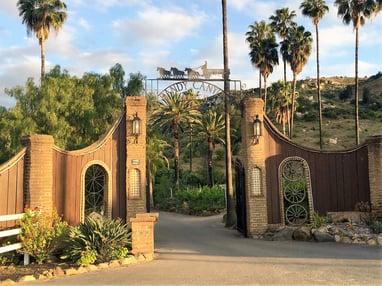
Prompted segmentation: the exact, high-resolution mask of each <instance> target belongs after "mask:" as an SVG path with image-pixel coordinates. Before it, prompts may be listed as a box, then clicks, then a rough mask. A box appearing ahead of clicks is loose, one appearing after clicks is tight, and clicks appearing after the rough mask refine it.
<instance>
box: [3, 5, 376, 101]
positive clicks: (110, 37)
mask: <svg viewBox="0 0 382 286" xmlns="http://www.w3.org/2000/svg"><path fill="white" fill-rule="evenodd" d="M63 2H65V3H66V5H67V8H68V10H67V14H68V18H67V21H66V22H65V24H64V26H63V28H62V29H61V30H60V31H59V32H58V34H57V35H56V34H55V33H54V31H51V34H50V37H49V39H48V41H47V42H46V63H45V64H46V71H47V72H48V71H49V70H50V69H51V68H53V67H54V66H55V65H59V66H61V68H62V69H65V70H67V71H68V72H69V74H70V75H73V76H74V75H76V76H79V77H81V76H82V75H83V74H84V73H85V72H95V73H100V74H105V73H108V72H109V69H110V68H111V67H113V66H114V65H115V64H116V63H119V64H121V65H122V67H123V69H124V70H125V72H126V79H128V78H129V74H130V73H137V72H140V73H141V74H143V75H144V76H146V77H147V78H148V79H155V78H157V77H158V75H159V74H158V72H157V67H158V66H160V67H164V68H166V69H170V67H177V68H178V69H184V68H185V67H191V68H194V69H197V68H198V67H200V66H201V65H202V64H203V63H204V62H205V61H207V62H208V68H217V69H220V68H223V45H222V43H223V41H222V30H223V29H222V12H221V11H222V7H221V1H220V0H193V1H184V0H107V1H106V0H64V1H63ZM301 2H302V0H297V1H295V0H289V1H288V0H287V1H283V0H279V1H268V0H264V1H259V0H227V14H228V15H227V19H228V53H229V57H228V59H229V68H230V71H231V73H230V78H231V79H234V80H240V81H241V83H242V84H243V87H244V88H253V87H258V82H259V78H258V71H257V70H256V69H255V68H254V67H253V66H252V65H251V62H250V58H249V56H248V53H249V47H248V43H247V42H246V40H245V38H246V36H245V34H246V32H248V31H249V28H248V26H249V25H251V24H253V23H254V22H255V21H261V20H265V21H266V22H269V16H271V15H273V14H274V12H275V10H276V9H281V8H285V7H288V8H289V10H295V12H296V14H297V17H296V18H295V19H294V20H295V22H297V23H298V24H299V25H303V26H304V27H305V29H306V30H308V31H310V32H311V33H312V36H313V39H314V42H313V51H312V55H311V56H310V58H309V61H308V63H307V65H306V66H305V67H304V69H303V71H302V72H301V73H300V74H299V75H298V79H305V78H315V77H316V56H315V54H316V48H315V46H316V44H315V28H314V26H313V24H312V22H311V20H310V19H309V18H307V17H305V16H303V15H302V14H301V10H300V9H299V6H300V4H301ZM326 3H327V5H328V6H329V13H327V14H326V15H325V16H324V18H323V19H322V20H321V21H320V23H319V36H320V74H321V76H322V77H329V76H347V77H353V76H354V53H355V51H354V50H355V31H354V29H353V26H352V25H351V24H350V25H345V24H344V23H343V22H342V19H341V18H339V17H338V16H337V7H335V6H334V4H333V3H334V1H329V0H327V1H326ZM381 31H382V13H380V14H379V15H377V16H376V17H374V18H373V19H371V20H367V22H366V24H365V25H364V26H363V27H361V29H360V42H359V43H360V46H359V76H360V77H365V76H372V75H374V74H377V73H378V72H382V48H381V47H382V34H381V33H382V32H381ZM278 40H279V39H278ZM40 61H41V60H40V46H39V44H38V40H37V38H36V37H35V36H34V35H32V36H30V37H28V36H27V33H26V27H25V25H23V24H22V19H21V17H20V16H19V12H18V9H17V0H2V1H0V105H2V106H5V107H12V106H14V104H15V101H14V99H13V98H10V97H9V96H7V95H6V93H5V92H4V89H5V88H8V89H10V88H14V87H16V86H25V83H26V81H27V79H28V78H31V77H32V78H34V80H35V82H36V83H38V82H39V80H40V64H41V62H40ZM291 77H292V74H291V72H290V69H289V68H288V80H290V79H291ZM280 79H283V65H282V61H281V59H280V65H279V66H276V67H275V69H274V72H273V73H272V74H271V75H270V76H269V79H268V83H272V82H275V81H277V80H280Z"/></svg>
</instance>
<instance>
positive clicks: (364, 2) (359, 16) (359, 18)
mask: <svg viewBox="0 0 382 286" xmlns="http://www.w3.org/2000/svg"><path fill="white" fill-rule="evenodd" d="M334 5H335V6H337V7H338V11H337V15H338V16H339V17H341V18H342V21H343V22H344V24H346V25H349V24H350V23H352V24H353V28H354V30H355V83H354V92H355V105H354V119H355V135H356V136H355V137H356V145H358V144H359V143H360V140H359V91H358V89H359V88H358V47H359V29H360V27H361V26H363V25H364V24H365V22H366V19H369V18H372V17H374V16H375V15H376V14H377V13H379V12H380V11H381V1H375V0H336V1H335V2H334Z"/></svg>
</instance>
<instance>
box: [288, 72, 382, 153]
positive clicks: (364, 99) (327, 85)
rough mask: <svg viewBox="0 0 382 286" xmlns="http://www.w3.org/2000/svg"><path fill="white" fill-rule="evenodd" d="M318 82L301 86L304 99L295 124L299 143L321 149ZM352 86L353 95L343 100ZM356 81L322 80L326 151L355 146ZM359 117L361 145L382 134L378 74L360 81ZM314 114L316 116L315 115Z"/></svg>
mask: <svg viewBox="0 0 382 286" xmlns="http://www.w3.org/2000/svg"><path fill="white" fill-rule="evenodd" d="M315 86H316V84H315V79H306V80H301V81H299V83H298V88H299V93H300V99H299V108H298V112H297V116H296V121H295V138H294V141H296V142H297V143H299V144H301V145H303V146H306V147H310V148H314V149H318V148H319V131H318V130H319V126H318V117H317V116H318V115H317V105H315V102H317V100H316V93H317V90H316V88H315ZM348 86H350V87H351V90H352V94H351V96H350V97H349V98H347V99H345V100H343V99H341V96H340V95H341V92H343V91H344V90H345V89H346V88H347V87H348ZM353 87H354V78H350V77H326V78H322V79H321V93H322V98H323V139H324V147H323V148H324V150H343V149H348V148H352V147H354V146H355V120H354V88H353ZM359 99H360V103H359V114H360V139H361V143H363V142H364V141H365V139H366V138H367V137H369V136H375V135H382V74H381V73H378V74H377V75H375V76H372V77H369V78H361V79H360V81H359ZM312 115H313V116H312Z"/></svg>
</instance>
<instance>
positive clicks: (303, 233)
mask: <svg viewBox="0 0 382 286" xmlns="http://www.w3.org/2000/svg"><path fill="white" fill-rule="evenodd" d="M292 238H293V239H294V240H298V241H309V240H311V239H312V235H311V234H310V228H309V227H305V226H303V227H299V228H297V229H296V230H295V231H293V234H292Z"/></svg>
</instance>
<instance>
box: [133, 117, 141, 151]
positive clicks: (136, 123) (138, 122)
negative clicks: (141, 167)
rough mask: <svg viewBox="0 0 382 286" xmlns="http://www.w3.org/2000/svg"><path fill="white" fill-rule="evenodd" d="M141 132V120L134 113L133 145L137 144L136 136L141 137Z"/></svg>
mask: <svg viewBox="0 0 382 286" xmlns="http://www.w3.org/2000/svg"><path fill="white" fill-rule="evenodd" d="M141 132H142V131H141V119H140V118H139V117H138V112H136V113H135V114H134V118H133V136H134V137H135V140H134V143H135V144H137V143H138V136H139V135H141Z"/></svg>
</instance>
